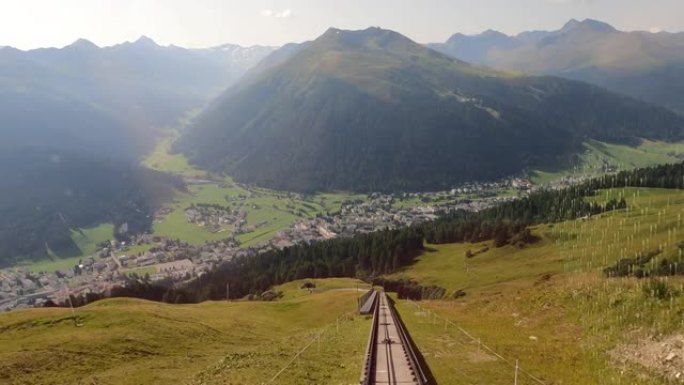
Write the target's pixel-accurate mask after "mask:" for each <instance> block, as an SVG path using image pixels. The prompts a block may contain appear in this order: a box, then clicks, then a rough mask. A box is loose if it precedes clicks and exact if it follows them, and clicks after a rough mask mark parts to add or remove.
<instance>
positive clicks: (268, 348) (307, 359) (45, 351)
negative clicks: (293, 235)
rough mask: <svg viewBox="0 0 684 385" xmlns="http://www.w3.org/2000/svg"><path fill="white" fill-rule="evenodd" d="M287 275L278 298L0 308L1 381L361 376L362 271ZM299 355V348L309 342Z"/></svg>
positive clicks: (364, 328) (364, 330)
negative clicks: (305, 285)
mask: <svg viewBox="0 0 684 385" xmlns="http://www.w3.org/2000/svg"><path fill="white" fill-rule="evenodd" d="M316 284H317V291H316V293H315V294H308V291H306V290H302V289H299V283H291V284H288V285H286V286H285V287H284V288H283V289H281V290H284V292H285V297H284V298H283V299H281V300H280V301H277V302H249V301H238V302H205V303H202V304H199V305H167V304H160V303H153V302H148V301H142V300H134V299H112V300H104V301H99V302H96V303H94V304H91V305H88V306H86V307H84V308H79V309H77V310H76V317H77V319H78V322H79V323H80V324H82V326H80V327H76V326H75V325H74V319H73V317H72V316H71V313H70V311H69V309H32V310H23V311H14V312H11V313H8V314H3V315H0V383H7V382H9V383H16V384H76V383H80V384H168V383H185V384H226V383H234V384H259V383H267V382H268V381H269V380H271V379H272V378H273V377H274V376H275V375H276V374H277V373H278V372H280V371H281V369H284V370H283V371H282V374H281V375H280V376H278V377H277V378H276V380H275V381H274V382H273V383H276V384H293V385H294V384H322V383H335V384H343V383H344V384H346V383H353V382H355V380H356V378H358V375H359V372H360V364H361V361H362V358H363V353H364V351H365V344H366V338H367V335H368V330H369V327H370V320H368V319H366V318H365V317H357V316H355V315H354V314H353V313H354V311H355V309H356V297H357V293H356V290H354V288H355V286H356V284H357V283H356V281H354V280H351V279H331V280H316ZM309 344H310V346H309V348H308V349H307V350H305V351H304V352H303V353H302V354H301V355H300V356H299V358H298V359H297V360H294V361H293V362H291V361H292V359H293V358H294V357H295V355H296V353H297V352H299V351H300V350H302V349H303V348H304V347H306V346H307V345H309Z"/></svg>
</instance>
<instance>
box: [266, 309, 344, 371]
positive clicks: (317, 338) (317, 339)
mask: <svg viewBox="0 0 684 385" xmlns="http://www.w3.org/2000/svg"><path fill="white" fill-rule="evenodd" d="M354 313H355V312H347V313H344V314H342V315H340V316H339V317H337V319H336V320H335V323H334V324H335V325H337V326H338V327H339V323H340V320H341V319H344V318H346V317H348V316H349V315H351V314H354ZM332 326H333V323H330V324H328V325H325V326H324V327H323V330H321V331H320V332H319V333H318V334H317V335H315V336H314V337H313V338H312V339H311V341H309V343H308V344H306V346H304V347H303V348H302V349H301V350H300V351H298V352H297V354H295V355H294V357H292V359H291V360H290V361H288V362H287V364H285V366H283V367H282V368H281V369H280V370H279V371H278V373H276V374H275V375H274V376H273V377H272V378H271V379H270V380H268V381H267V382H266V384H272V383H273V381H275V380H276V379H277V378H278V377H279V376H280V375H281V374H283V372H285V370H287V369H288V368H289V367H290V366H292V364H293V363H294V362H295V361H297V359H298V358H299V356H301V355H302V354H303V353H304V352H305V351H307V350H308V349H309V348H310V347H311V345H313V343H314V342H316V341H319V342H320V339H321V337H322V336H323V334H324V333H325V332H326V331H328V329H330V328H331V327H332Z"/></svg>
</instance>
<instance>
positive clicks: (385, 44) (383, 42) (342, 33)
mask: <svg viewBox="0 0 684 385" xmlns="http://www.w3.org/2000/svg"><path fill="white" fill-rule="evenodd" d="M314 43H315V44H338V45H340V46H344V47H351V48H360V47H369V48H370V47H373V48H383V49H386V48H390V47H397V46H399V45H406V44H417V43H414V42H413V41H412V40H411V39H409V38H408V37H406V36H404V35H402V34H400V33H398V32H395V31H392V30H389V29H383V28H380V27H369V28H366V29H361V30H344V29H338V28H329V29H328V30H327V31H326V32H325V33H324V34H323V35H321V36H320V37H319V38H318V39H316V40H314Z"/></svg>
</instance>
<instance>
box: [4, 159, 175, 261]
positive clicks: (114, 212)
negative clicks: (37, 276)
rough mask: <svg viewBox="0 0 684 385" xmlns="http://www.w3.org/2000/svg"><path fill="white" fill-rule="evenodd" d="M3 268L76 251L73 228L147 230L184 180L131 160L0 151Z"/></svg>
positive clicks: (123, 232) (120, 232) (124, 233)
mask: <svg viewBox="0 0 684 385" xmlns="http://www.w3.org/2000/svg"><path fill="white" fill-rule="evenodd" d="M0 175H2V183H0V266H6V265H10V264H12V263H14V262H16V261H18V260H22V259H39V258H45V257H46V256H47V255H48V250H53V251H56V252H57V251H58V252H59V253H60V254H62V255H79V254H80V253H79V250H77V246H76V245H75V244H74V241H73V240H72V239H71V235H72V234H71V231H72V230H77V229H78V228H82V227H89V226H94V225H97V224H100V223H107V222H108V223H113V224H114V225H115V234H112V237H114V236H117V237H118V238H121V239H126V238H127V237H129V236H130V235H131V234H137V233H140V232H144V231H147V230H149V229H150V226H151V224H152V214H153V213H154V210H155V209H156V208H158V206H159V205H160V204H161V202H163V201H165V200H168V199H170V198H171V197H172V196H173V191H174V189H182V188H183V186H182V183H181V181H180V180H178V179H176V178H173V177H170V176H167V175H165V174H161V173H158V172H155V171H151V170H147V169H142V168H140V167H137V166H135V165H132V164H130V163H126V162H122V161H119V160H114V159H105V158H103V157H95V156H90V155H83V154H78V153H69V152H66V151H53V152H50V153H47V152H42V151H24V150H22V151H14V152H9V153H8V152H6V153H2V154H0Z"/></svg>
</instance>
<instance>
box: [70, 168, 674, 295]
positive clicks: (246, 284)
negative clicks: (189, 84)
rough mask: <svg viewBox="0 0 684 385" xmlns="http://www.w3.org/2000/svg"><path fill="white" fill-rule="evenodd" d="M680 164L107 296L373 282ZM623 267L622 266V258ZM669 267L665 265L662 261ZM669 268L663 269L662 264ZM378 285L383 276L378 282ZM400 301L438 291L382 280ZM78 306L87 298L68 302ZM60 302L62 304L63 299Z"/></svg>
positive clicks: (520, 229) (662, 175)
mask: <svg viewBox="0 0 684 385" xmlns="http://www.w3.org/2000/svg"><path fill="white" fill-rule="evenodd" d="M683 181H684V163H680V164H676V165H663V166H656V167H651V168H645V169H639V170H634V171H627V172H621V173H618V174H615V175H609V176H605V177H601V178H597V179H592V180H589V181H587V182H584V183H582V184H580V185H577V186H574V187H569V188H566V189H562V190H541V191H537V192H535V193H532V194H530V195H529V196H528V197H525V198H522V199H518V200H514V201H509V202H505V203H502V204H500V205H498V206H495V207H492V208H489V209H486V210H483V211H480V212H476V213H471V212H465V211H457V212H454V213H451V214H447V215H445V216H443V217H440V218H438V219H437V220H434V221H432V222H429V223H426V224H423V225H418V226H413V227H409V228H403V229H397V230H383V231H378V232H374V233H370V234H363V235H357V236H354V237H351V238H336V239H331V240H326V241H319V242H313V243H303V244H298V245H295V246H292V247H287V248H284V249H282V250H271V251H268V252H266V253H261V254H251V255H246V256H243V257H236V258H234V259H233V260H231V261H228V262H225V263H223V264H221V265H220V266H218V267H217V268H215V269H214V270H211V271H209V272H207V273H205V274H204V275H202V276H200V277H198V278H196V279H194V280H192V281H190V282H189V283H186V284H183V285H180V286H173V285H172V284H171V282H160V283H149V282H146V281H145V280H142V281H140V280H136V281H134V282H130V283H129V284H127V285H126V287H125V288H122V289H117V290H114V291H113V292H112V296H131V297H138V298H145V299H150V300H157V301H164V302H169V303H195V302H201V301H205V300H221V299H226V298H243V297H245V296H247V295H250V294H258V293H262V292H264V291H267V290H269V289H270V288H271V287H273V286H274V285H278V284H282V283H285V282H288V281H292V280H297V279H303V278H329V277H360V278H366V279H373V278H376V277H379V276H382V275H385V274H390V273H393V272H396V271H397V270H399V269H400V268H402V267H404V266H408V265H410V264H411V263H413V261H414V258H415V257H416V256H417V255H418V254H420V252H422V250H423V241H424V240H427V241H428V242H431V243H453V242H477V241H484V240H492V239H493V240H494V243H495V246H497V247H500V246H503V245H505V244H514V245H524V244H527V243H530V242H534V240H535V237H534V235H533V234H532V233H531V232H530V230H529V228H528V226H530V225H533V224H539V223H545V222H557V221H562V220H569V219H575V218H580V217H583V216H587V215H595V214H598V213H602V212H606V211H611V210H615V209H622V208H625V207H626V202H625V200H624V199H622V200H620V201H617V200H611V201H609V202H607V203H606V204H603V205H601V204H598V203H595V202H591V201H587V200H586V199H585V198H586V197H589V196H592V195H595V193H596V191H597V190H598V189H603V188H610V187H630V186H639V187H661V188H682V184H683ZM625 264H627V263H625ZM668 266H669V265H668ZM668 268H669V267H663V269H664V270H665V269H668ZM383 282H385V281H383ZM385 283H386V284H388V285H390V286H396V287H398V288H401V290H402V292H403V295H405V296H406V297H408V298H422V297H424V296H425V294H426V293H427V294H428V295H429V296H432V295H435V293H438V292H440V291H441V290H440V288H437V287H430V288H424V287H421V286H420V285H416V284H414V283H410V282H400V283H396V282H390V281H386V282H385ZM75 301H76V302H78V303H79V304H81V303H87V302H88V301H86V300H85V299H84V301H80V300H79V299H76V300H75ZM67 305H68V304H67Z"/></svg>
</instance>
